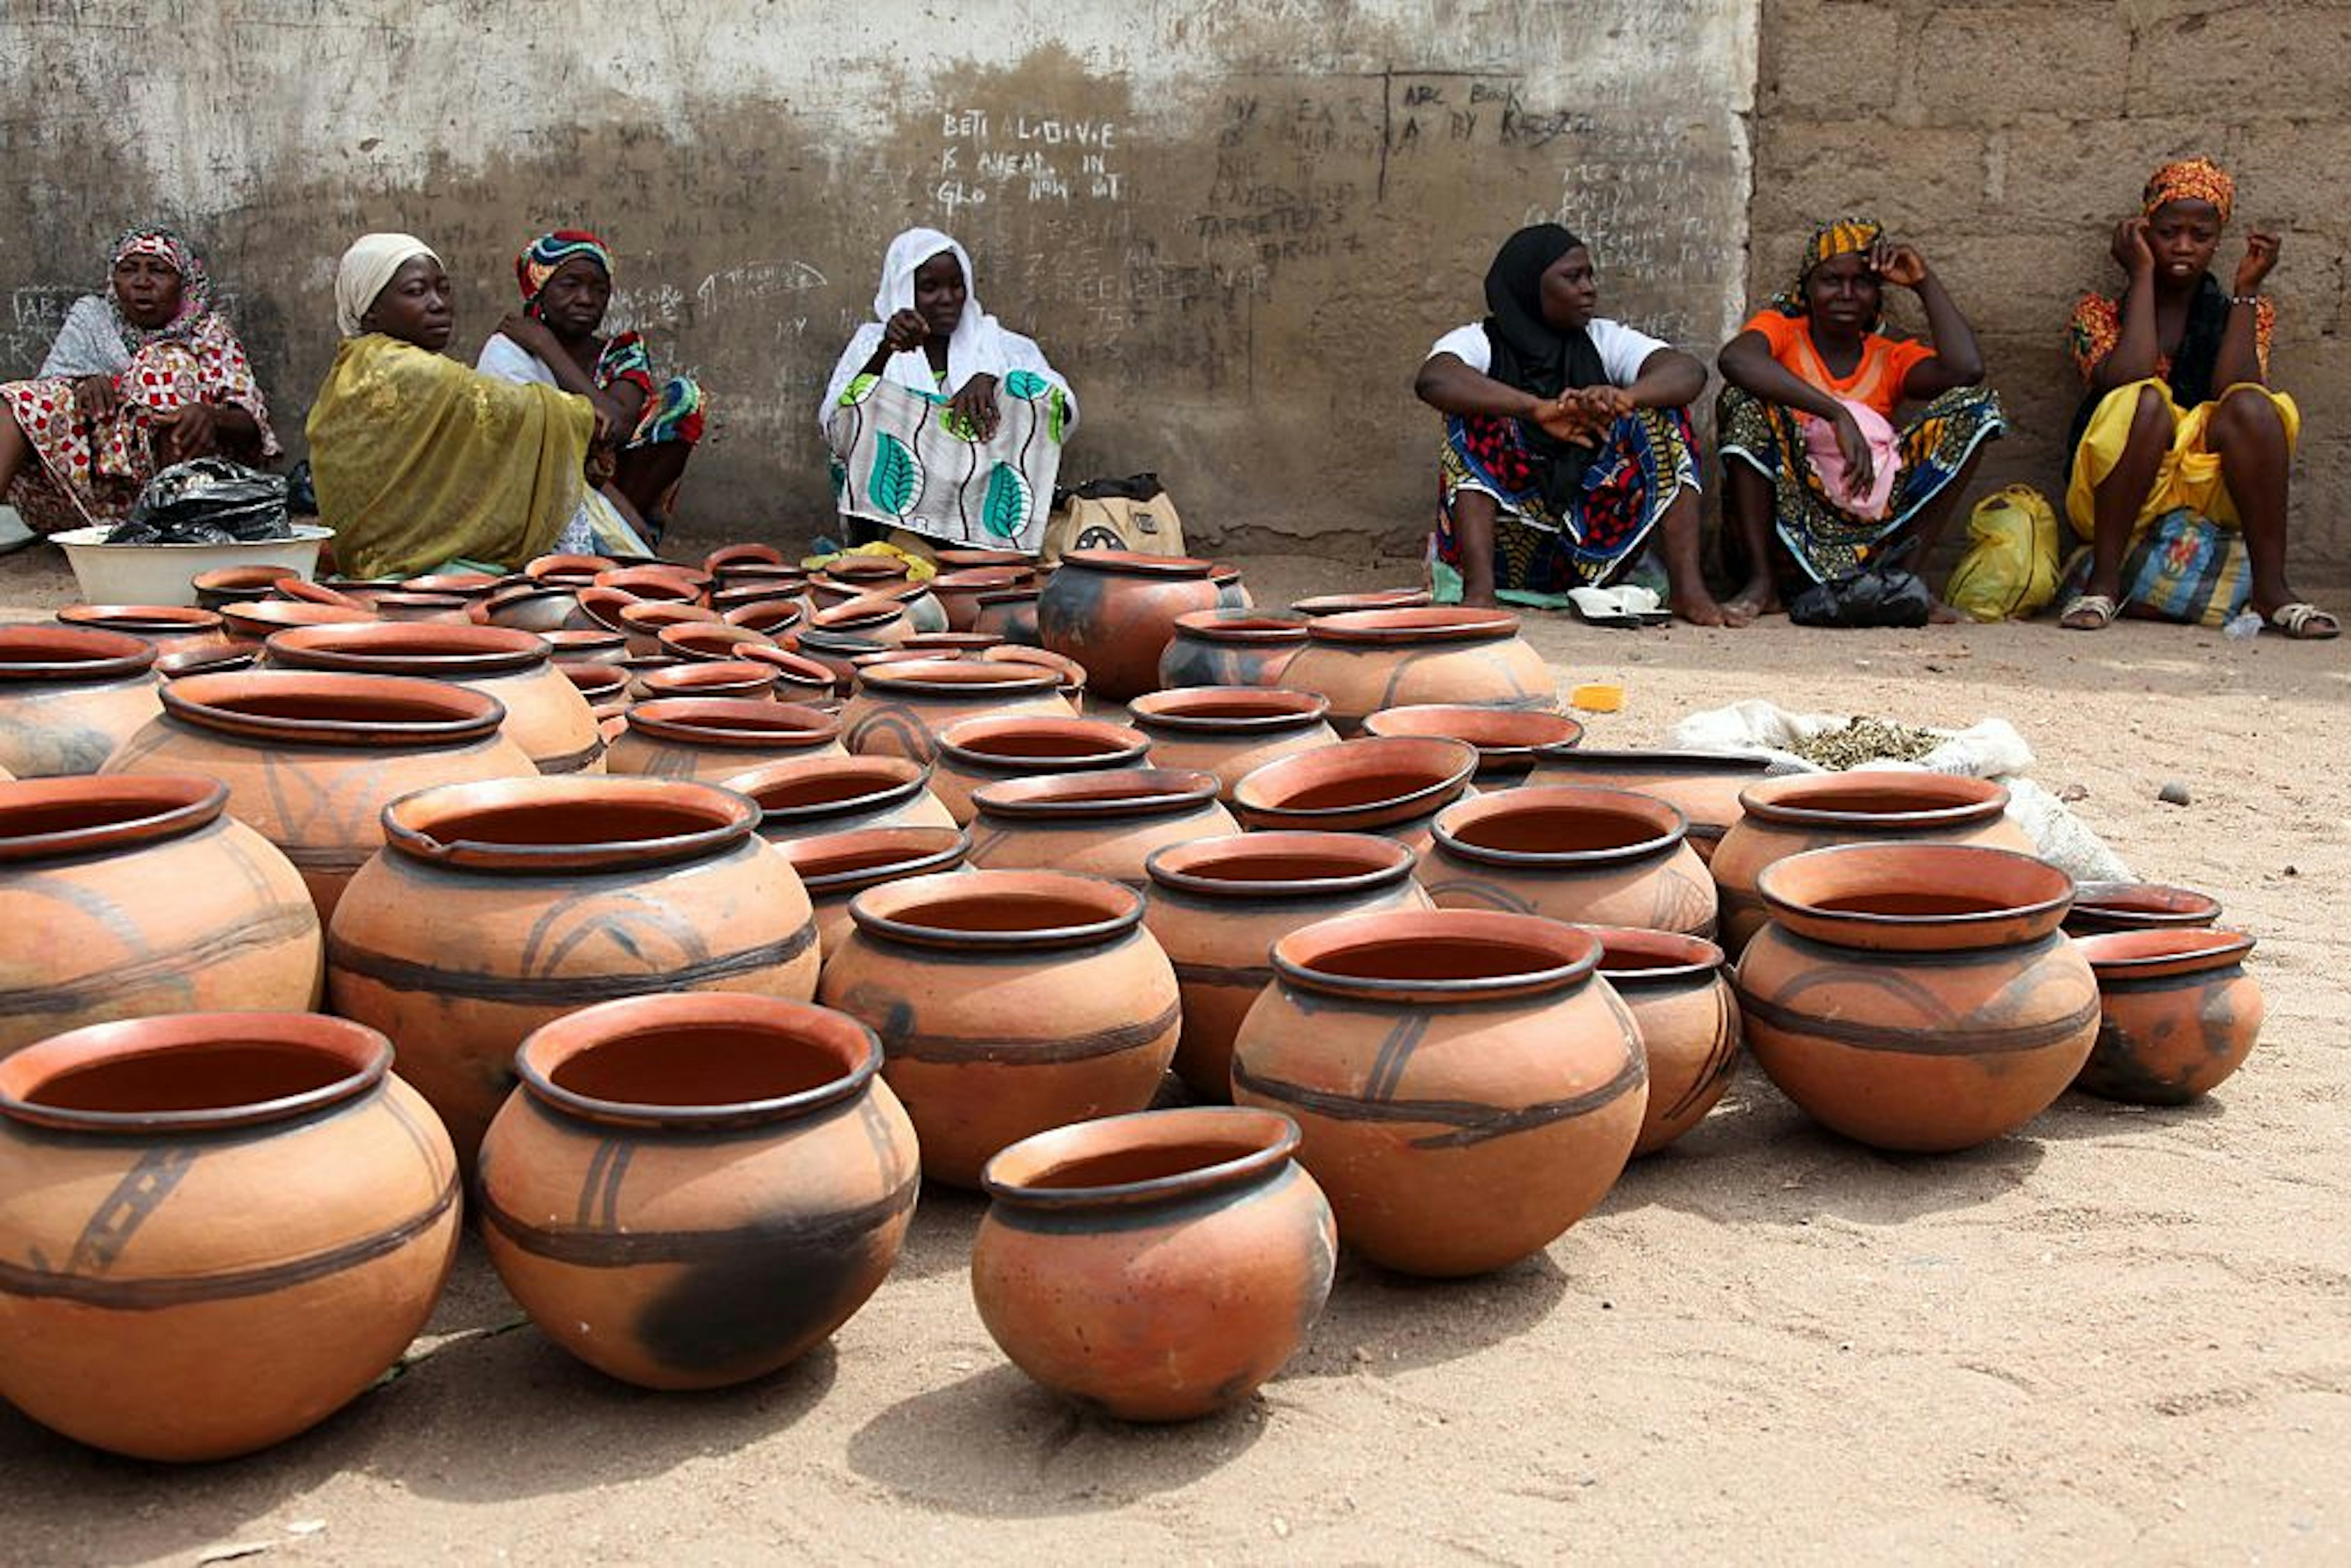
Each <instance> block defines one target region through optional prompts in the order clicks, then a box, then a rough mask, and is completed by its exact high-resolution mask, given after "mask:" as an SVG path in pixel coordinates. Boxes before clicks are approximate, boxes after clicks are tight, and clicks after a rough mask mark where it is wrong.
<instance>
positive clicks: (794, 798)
mask: <svg viewBox="0 0 2351 1568" xmlns="http://www.w3.org/2000/svg"><path fill="white" fill-rule="evenodd" d="M719 782H720V783H721V784H722V785H723V786H724V787H725V788H726V789H734V790H737V791H739V792H740V793H742V794H745V795H748V796H749V797H751V799H752V800H753V801H754V802H756V803H757V804H758V808H759V836H760V837H761V838H763V839H765V840H767V841H768V842H769V843H771V844H780V843H789V842H791V841H793V840H795V839H815V838H823V837H826V836H827V835H829V834H832V833H850V832H856V831H859V830H861V829H864V828H952V827H955V826H956V819H955V814H954V813H953V812H951V811H949V810H947V808H946V805H945V804H944V803H943V802H942V801H941V800H939V798H938V797H937V796H936V795H935V794H933V793H932V792H931V772H930V769H929V768H925V767H924V766H923V765H922V764H921V763H919V762H916V761H914V760H913V759H912V758H904V757H799V758H792V759H790V760H789V761H785V762H770V763H768V764H766V765H765V766H764V767H759V768H752V769H751V770H750V771H749V772H747V773H737V774H736V775H735V776H734V777H733V778H731V779H721V780H720V781H719Z"/></svg>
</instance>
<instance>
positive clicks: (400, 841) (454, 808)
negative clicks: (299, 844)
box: [379, 773, 759, 872]
mask: <svg viewBox="0 0 2351 1568" xmlns="http://www.w3.org/2000/svg"><path fill="white" fill-rule="evenodd" d="M606 802H609V803H611V804H613V805H637V806H647V805H657V806H665V807H668V808H670V809H672V810H677V811H679V812H681V813H684V812H694V813H695V814H697V815H699V816H700V817H701V818H702V819H703V820H704V821H705V824H706V825H705V826H703V827H700V828H695V829H692V830H689V831H684V832H675V833H664V834H662V835H660V836H659V837H655V838H643V839H590V840H581V841H572V842H568V843H532V842H513V841H501V840H496V839H485V838H444V837H441V836H439V835H437V834H435V833H434V831H433V823H434V821H435V820H436V819H445V818H446V817H448V816H451V815H456V816H463V817H479V816H483V815H485V814H492V813H496V814H502V815H517V816H518V815H526V814H536V813H539V812H544V811H546V810H549V809H550V808H558V807H574V806H593V805H597V804H601V803H606ZM379 817H380V820H381V822H382V824H383V837H384V845H385V847H386V848H387V849H391V850H393V851H395V852H398V853H400V854H402V855H405V856H407V857H408V858H409V859H411V860H414V861H421V862H424V863H425V864H428V865H436V866H441V867H444V868H451V869H457V870H464V871H507V872H586V871H618V870H623V869H626V868H628V867H631V866H642V865H657V864H666V863H669V862H674V861H682V860H699V859H702V858H704V857H705V856H708V855H712V854H716V853H717V852H720V851H722V850H725V849H726V848H727V847H729V846H730V845H733V844H737V843H740V842H742V841H744V840H746V839H747V838H749V837H750V836H751V833H752V831H753V830H754V829H756V828H758V825H759V808H758V805H757V804H756V803H755V802H753V801H752V800H750V799H749V798H747V797H746V796H743V795H740V794H737V792H736V791H734V790H732V789H721V788H719V787H718V786H717V785H715V784H700V783H694V782H691V781H688V780H685V779H647V778H641V777H638V776H636V775H632V774H627V773H609V774H600V773H549V774H544V775H541V776H539V777H537V778H531V779H483V780H477V781H474V782H468V783H459V784H432V785H427V786H426V787H425V788H423V789H412V790H410V791H409V792H408V793H407V794H405V795H402V796H399V797H397V798H395V799H393V800H389V801H387V802H385V804H384V807H383V810H382V811H381V813H379Z"/></svg>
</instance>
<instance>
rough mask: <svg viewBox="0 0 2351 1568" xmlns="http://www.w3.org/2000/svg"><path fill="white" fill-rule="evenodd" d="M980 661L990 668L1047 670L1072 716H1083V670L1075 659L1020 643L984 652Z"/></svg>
mask: <svg viewBox="0 0 2351 1568" xmlns="http://www.w3.org/2000/svg"><path fill="white" fill-rule="evenodd" d="M979 656H980V658H981V659H982V660H984V661H986V662H987V663H988V664H1021V665H1026V666H1027V667H1029V668H1030V669H1038V670H1050V671H1052V672H1053V675H1054V678H1055V679H1057V680H1059V681H1060V682H1061V696H1062V699H1063V700H1064V701H1066V702H1067V703H1068V704H1069V705H1070V708H1071V712H1073V713H1082V712H1083V711H1084V710H1085V706H1086V667H1085V666H1084V665H1083V664H1079V663H1078V662H1077V661H1076V660H1075V659H1072V658H1069V657H1067V656H1066V655H1064V654H1061V653H1053V652H1051V651H1050V650H1049V649H1045V648H1032V647H1029V645H1028V644H1026V643H1014V642H1006V643H1000V644H998V646H996V647H993V648H987V649H983V650H982V651H981V652H980V655H979Z"/></svg>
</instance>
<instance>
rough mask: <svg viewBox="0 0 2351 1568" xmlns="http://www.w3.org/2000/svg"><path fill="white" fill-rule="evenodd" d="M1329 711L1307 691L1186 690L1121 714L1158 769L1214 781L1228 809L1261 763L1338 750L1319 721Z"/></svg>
mask: <svg viewBox="0 0 2351 1568" xmlns="http://www.w3.org/2000/svg"><path fill="white" fill-rule="evenodd" d="M1330 706H1331V704H1330V701H1329V699H1327V698H1325V697H1322V696H1319V695H1315V694H1314V693H1312V692H1293V691H1284V690H1280V689H1276V688H1266V689H1259V688H1258V687H1254V686H1188V687H1184V688H1181V689H1178V690H1176V691H1172V692H1152V693H1150V694H1149V695H1144V696H1139V697H1137V698H1135V699H1134V701H1133V702H1131V703H1129V704H1127V705H1126V711H1127V716H1128V717H1129V719H1130V720H1131V721H1132V722H1133V723H1134V727H1135V728H1137V729H1139V730H1141V731H1143V733H1144V734H1145V735H1147V736H1149V737H1151V755H1152V757H1153V758H1154V759H1155V760H1156V761H1157V763H1158V764H1159V766H1161V767H1163V768H1200V769H1202V770H1203V771H1205V772H1209V773H1213V774H1215V775H1216V776H1217V794H1218V797H1219V798H1220V799H1221V800H1224V802H1225V803H1226V804H1227V805H1230V804H1231V803H1232V799H1233V786H1234V785H1236V784H1238V783H1239V782H1240V781H1241V780H1242V779H1244V778H1246V777H1248V776H1249V774H1250V773H1252V772H1254V771H1256V770H1257V769H1258V768H1262V767H1264V766H1265V765H1266V764H1267V763H1269V762H1274V761H1278V760H1280V758H1284V757H1294V756H1296V755H1298V754H1299V753H1300V752H1302V751H1313V750H1316V749H1319V748H1320V747H1325V746H1332V745H1335V744H1337V742H1338V739H1339V737H1338V736H1337V734H1336V733H1335V732H1333V731H1332V728H1331V726H1330V725H1329V723H1328V722H1326V721H1325V719H1324V717H1323V715H1324V714H1325V713H1327V712H1328V711H1329V710H1330Z"/></svg>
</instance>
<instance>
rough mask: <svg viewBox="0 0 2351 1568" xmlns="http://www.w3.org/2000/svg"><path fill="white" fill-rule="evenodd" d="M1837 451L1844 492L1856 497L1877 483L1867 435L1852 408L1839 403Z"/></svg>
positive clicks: (1864, 493) (1847, 495) (1863, 494)
mask: <svg viewBox="0 0 2351 1568" xmlns="http://www.w3.org/2000/svg"><path fill="white" fill-rule="evenodd" d="M1836 444H1837V451H1838V453H1839V454H1840V455H1843V456H1844V493H1845V495H1846V497H1848V498H1855V499H1857V498H1859V497H1863V496H1866V495H1867V494H1869V491H1870V486H1873V485H1875V484H1876V483H1877V465H1876V464H1874V463H1872V462H1871V461H1870V460H1869V437H1867V436H1866V435H1864V434H1862V433H1861V422H1860V421H1859V420H1857V419H1855V418H1854V416H1853V410H1851V409H1849V408H1846V407H1844V406H1843V405H1842V404H1840V405H1839V406H1838V408H1837V411H1836Z"/></svg>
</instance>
